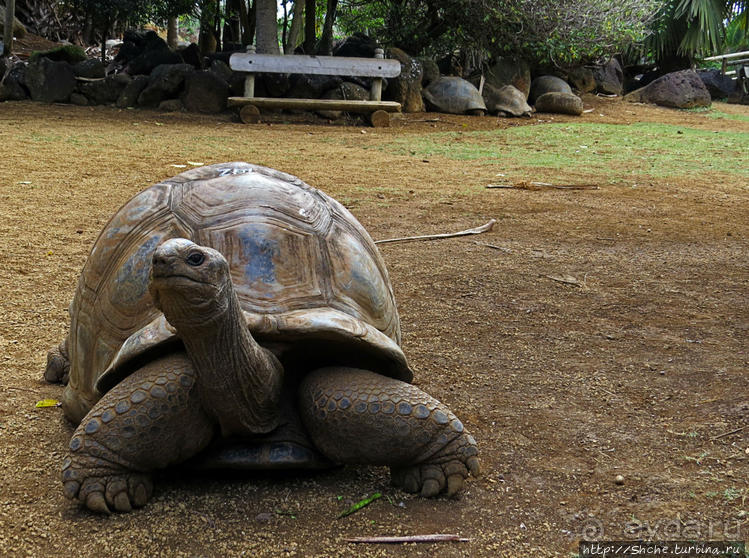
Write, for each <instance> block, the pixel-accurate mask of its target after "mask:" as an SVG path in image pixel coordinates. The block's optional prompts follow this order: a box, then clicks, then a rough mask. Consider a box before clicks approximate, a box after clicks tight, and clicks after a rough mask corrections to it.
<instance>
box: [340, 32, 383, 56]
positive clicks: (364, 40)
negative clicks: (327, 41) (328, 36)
mask: <svg viewBox="0 0 749 558" xmlns="http://www.w3.org/2000/svg"><path fill="white" fill-rule="evenodd" d="M378 48H382V47H380V45H379V44H378V43H377V41H376V40H374V39H373V38H372V37H368V36H367V35H364V34H363V33H354V34H353V35H351V36H350V37H346V38H345V39H343V40H342V41H341V42H340V43H338V44H337V45H336V46H335V47H334V48H333V56H352V57H354V58H374V55H375V50H376V49H378Z"/></svg>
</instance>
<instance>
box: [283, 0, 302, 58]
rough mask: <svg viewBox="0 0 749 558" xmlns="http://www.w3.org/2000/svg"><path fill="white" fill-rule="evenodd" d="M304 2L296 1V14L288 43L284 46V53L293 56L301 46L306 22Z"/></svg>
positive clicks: (293, 17) (294, 13)
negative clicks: (304, 22)
mask: <svg viewBox="0 0 749 558" xmlns="http://www.w3.org/2000/svg"><path fill="white" fill-rule="evenodd" d="M304 2H305V0H294V12H293V16H292V20H291V29H289V35H288V36H287V37H286V43H284V45H283V51H284V53H286V54H293V53H294V49H295V48H296V47H297V45H298V44H299V35H300V33H301V31H302V23H303V21H304Z"/></svg>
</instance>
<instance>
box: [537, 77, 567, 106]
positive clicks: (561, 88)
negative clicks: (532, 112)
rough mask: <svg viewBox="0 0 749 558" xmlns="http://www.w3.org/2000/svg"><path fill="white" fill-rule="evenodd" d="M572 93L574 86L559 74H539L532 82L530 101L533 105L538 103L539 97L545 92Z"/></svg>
mask: <svg viewBox="0 0 749 558" xmlns="http://www.w3.org/2000/svg"><path fill="white" fill-rule="evenodd" d="M552 92H553V93H572V88H571V87H570V86H569V84H568V83H567V82H566V81H564V80H563V79H562V78H560V77H557V76H550V75H545V76H539V77H537V78H536V79H534V80H533V82H532V83H531V91H530V95H528V102H529V103H530V104H532V105H534V104H536V99H538V98H539V97H540V96H541V95H543V94H544V93H552Z"/></svg>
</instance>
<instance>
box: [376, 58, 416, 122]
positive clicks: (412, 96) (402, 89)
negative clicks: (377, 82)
mask: <svg viewBox="0 0 749 558" xmlns="http://www.w3.org/2000/svg"><path fill="white" fill-rule="evenodd" d="M387 58H393V59H395V60H397V61H398V62H400V63H401V73H400V75H399V76H397V77H394V78H391V79H389V80H388V84H387V88H386V89H385V91H384V93H383V98H384V99H386V100H390V101H396V102H398V103H400V104H401V110H402V111H403V112H424V100H423V99H422V98H421V78H422V75H423V70H422V68H421V64H420V63H419V61H418V60H417V59H415V58H411V57H410V56H409V55H408V54H406V53H405V52H403V51H402V50H401V49H399V48H390V49H388V51H387Z"/></svg>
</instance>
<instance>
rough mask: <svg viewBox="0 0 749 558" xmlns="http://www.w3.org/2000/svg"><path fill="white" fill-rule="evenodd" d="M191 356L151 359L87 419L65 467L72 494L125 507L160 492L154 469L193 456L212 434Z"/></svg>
mask: <svg viewBox="0 0 749 558" xmlns="http://www.w3.org/2000/svg"><path fill="white" fill-rule="evenodd" d="M194 386H195V372H194V370H193V367H192V363H191V362H190V360H189V359H188V358H187V356H186V355H185V354H184V353H178V354H173V355H169V356H167V357H164V358H161V359H158V360H155V361H153V362H150V363H148V364H146V365H145V366H144V367H143V368H140V369H139V370H136V371H135V372H133V374H131V375H130V376H128V377H127V378H125V379H124V380H123V381H122V382H120V383H119V384H118V385H117V386H115V387H114V388H112V389H111V390H110V391H109V392H107V393H106V394H105V395H104V396H103V397H102V398H101V399H100V400H99V401H98V403H97V404H96V405H95V406H94V407H93V408H92V409H91V411H90V412H89V413H88V415H86V416H85V417H84V419H83V420H82V421H81V424H80V425H79V426H78V428H77V429H76V431H75V433H74V434H73V438H72V439H71V440H70V454H69V455H68V457H66V458H65V460H64V462H63V465H62V482H63V486H64V491H65V495H66V496H67V497H68V498H71V499H77V500H78V501H80V502H81V504H83V505H85V506H86V507H87V508H89V509H90V510H93V511H96V512H100V513H109V512H110V511H111V510H115V511H119V512H126V511H130V510H131V509H132V508H137V507H141V506H143V505H145V503H146V502H147V501H148V499H149V498H150V497H151V493H152V492H153V483H152V481H151V474H150V473H151V471H153V470H155V469H162V468H164V467H166V466H168V465H171V464H173V463H179V462H181V461H184V460H186V459H187V458H189V457H192V456H193V455H195V454H196V453H198V452H199V451H200V450H201V449H203V448H204V447H205V446H207V445H208V443H209V442H210V441H211V439H212V438H213V434H214V424H213V423H212V422H211V421H210V420H209V419H208V417H207V416H206V415H205V414H204V413H203V411H202V409H201V406H200V401H199V399H198V394H197V390H196V389H193V388H194Z"/></svg>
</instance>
